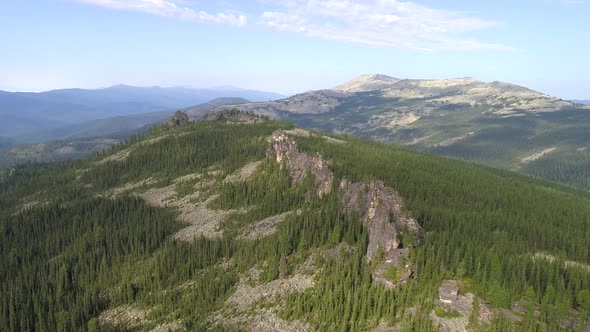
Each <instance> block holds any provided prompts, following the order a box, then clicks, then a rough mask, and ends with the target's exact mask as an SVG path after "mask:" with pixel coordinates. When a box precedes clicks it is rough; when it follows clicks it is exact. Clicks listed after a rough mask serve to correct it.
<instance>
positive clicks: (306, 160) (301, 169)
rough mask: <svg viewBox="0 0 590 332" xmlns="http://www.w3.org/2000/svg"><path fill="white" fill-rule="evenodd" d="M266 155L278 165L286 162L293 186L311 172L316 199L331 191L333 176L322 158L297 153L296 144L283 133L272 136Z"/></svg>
mask: <svg viewBox="0 0 590 332" xmlns="http://www.w3.org/2000/svg"><path fill="white" fill-rule="evenodd" d="M266 154H267V156H274V157H275V158H276V161H277V162H278V163H282V162H283V161H285V162H286V165H287V169H288V170H289V171H290V172H291V179H292V183H293V185H296V184H298V183H300V182H301V181H303V179H304V178H305V175H306V174H307V172H311V174H313V175H314V177H315V188H316V194H317V195H318V197H322V196H324V195H326V194H329V193H330V192H331V191H332V182H333V181H334V176H333V175H332V171H330V169H328V167H327V166H326V164H325V162H324V160H323V159H322V156H321V155H319V154H316V155H315V156H310V155H308V154H306V153H299V151H298V149H297V142H295V140H294V139H292V138H290V137H289V136H288V135H287V134H286V133H285V132H284V131H282V130H278V131H276V132H274V133H273V134H272V136H271V138H270V141H269V147H268V150H267V153H266Z"/></svg>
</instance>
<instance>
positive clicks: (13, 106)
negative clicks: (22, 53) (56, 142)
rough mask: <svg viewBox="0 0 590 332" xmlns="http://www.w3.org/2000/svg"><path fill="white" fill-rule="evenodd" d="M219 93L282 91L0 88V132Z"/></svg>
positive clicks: (252, 96)
mask: <svg viewBox="0 0 590 332" xmlns="http://www.w3.org/2000/svg"><path fill="white" fill-rule="evenodd" d="M220 97H239V98H246V99H248V100H251V101H258V102H260V101H267V100H274V99H280V98H284V97H285V96H283V95H281V94H278V93H273V92H264V91H256V90H246V89H239V88H231V87H225V88H223V89H191V88H184V87H171V88H163V87H133V86H127V85H117V86H112V87H108V88H104V89H94V90H85V89H61V90H52V91H46V92H39V93H33V92H6V91H0V133H2V134H3V135H6V136H10V137H15V138H17V139H18V136H21V135H26V136H29V137H30V136H33V135H31V133H32V132H35V131H38V130H47V129H51V128H59V127H63V126H67V125H72V124H78V123H82V122H86V121H91V120H97V119H106V118H110V117H115V116H129V115H136V114H145V113H150V112H159V111H167V110H176V109H179V108H184V107H188V106H192V105H196V104H201V103H205V102H208V101H210V100H212V99H216V98H220Z"/></svg>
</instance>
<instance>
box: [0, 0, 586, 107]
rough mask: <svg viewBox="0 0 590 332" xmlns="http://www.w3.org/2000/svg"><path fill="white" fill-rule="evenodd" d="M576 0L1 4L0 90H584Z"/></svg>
mask: <svg viewBox="0 0 590 332" xmlns="http://www.w3.org/2000/svg"><path fill="white" fill-rule="evenodd" d="M589 12H590V4H589V3H588V2H587V1H580V0H576V1H572V0H544V1H521V2H519V3H517V4H515V3H513V2H510V1H507V0H502V1H496V2H494V3H480V2H470V1H466V0H453V1H446V2H444V3H441V2H437V1H433V0H421V1H394V0H391V1H384V0H379V1H378V0H371V1H351V0H331V1H316V0H296V1H286V0H258V1H251V2H241V1H235V0H234V1H222V2H205V1H198V0H149V1H148V0H39V1H35V2H34V3H33V2H32V1H29V2H27V1H24V2H5V3H2V4H0V19H1V20H2V22H3V27H4V29H2V30H1V31H0V36H1V37H2V39H3V41H4V45H5V48H4V49H5V50H4V52H3V53H2V54H1V55H0V59H1V60H2V61H0V71H2V73H3V75H2V77H0V90H5V91H34V92H38V91H47V90H55V89H63V88H84V89H95V88H104V87H109V86H113V85H119V84H125V85H131V86H163V87H170V86H175V87H177V86H183V87H187V86H188V87H193V88H211V87H218V86H227V85H231V86H235V87H239V88H242V89H253V90H262V91H272V92H277V93H281V94H285V95H292V94H295V93H300V92H304V91H308V90H317V89H324V88H330V87H333V86H336V85H338V84H341V83H343V82H345V81H348V80H350V79H352V78H354V77H356V76H359V75H362V74H377V73H378V74H386V75H389V76H393V77H398V78H411V79H446V78H455V77H467V76H468V77H473V78H475V79H478V80H481V81H486V82H490V81H503V82H508V83H513V84H518V85H522V86H525V87H528V88H530V89H533V90H536V91H540V92H543V93H546V94H548V95H551V96H555V97H559V98H563V99H590V80H589V79H588V77H590V67H588V66H587V64H586V56H587V54H588V50H589V46H588V45H587V43H584V41H585V39H586V37H585V34H586V33H587V31H590V22H588V21H587V20H586V16H587V14H588V13H589Z"/></svg>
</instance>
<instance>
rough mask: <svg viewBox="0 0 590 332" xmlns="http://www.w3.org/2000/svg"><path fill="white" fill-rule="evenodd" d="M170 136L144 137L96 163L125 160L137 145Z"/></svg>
mask: <svg viewBox="0 0 590 332" xmlns="http://www.w3.org/2000/svg"><path fill="white" fill-rule="evenodd" d="M186 134H187V133H182V134H179V135H177V136H183V135H186ZM171 136H172V135H168V134H165V135H160V136H157V137H153V138H150V139H146V140H144V141H141V142H137V143H135V144H133V145H131V146H129V147H127V148H125V149H123V150H121V151H118V152H115V153H113V154H112V155H110V156H107V157H105V158H103V159H101V160H99V161H97V162H96V165H103V164H106V163H107V162H111V161H122V160H125V159H127V158H128V157H129V155H130V154H131V152H133V151H134V150H135V149H137V148H138V147H140V146H143V145H147V144H154V143H156V142H159V141H161V140H163V139H165V138H167V137H171Z"/></svg>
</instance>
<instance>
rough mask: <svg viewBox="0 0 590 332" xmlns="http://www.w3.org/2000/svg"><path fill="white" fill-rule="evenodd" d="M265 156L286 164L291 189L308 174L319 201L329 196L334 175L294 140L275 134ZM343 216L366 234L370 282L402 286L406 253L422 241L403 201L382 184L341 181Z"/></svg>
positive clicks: (407, 269)
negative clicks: (361, 226) (359, 224)
mask: <svg viewBox="0 0 590 332" xmlns="http://www.w3.org/2000/svg"><path fill="white" fill-rule="evenodd" d="M267 156H269V157H272V158H274V159H275V160H276V161H277V162H278V163H283V162H284V163H285V164H286V166H287V168H288V169H289V172H290V173H291V178H292V181H293V185H296V184H298V183H300V182H301V181H302V180H303V179H304V178H305V176H306V174H308V173H310V174H312V175H313V176H314V178H315V180H314V181H315V191H316V194H317V196H318V197H322V196H324V195H327V194H329V193H331V191H332V183H333V181H334V175H333V173H332V171H331V170H330V169H329V168H328V167H327V166H326V163H325V161H324V160H323V159H322V156H321V155H320V154H316V155H313V156H312V155H308V154H306V153H301V152H299V151H298V148H297V142H296V141H295V139H293V138H292V137H290V136H289V135H287V133H286V132H285V131H282V130H278V131H276V132H274V133H273V134H272V136H271V137H270V139H269V146H268V149H267ZM340 191H341V192H340V193H339V194H340V195H341V197H342V204H343V212H344V213H346V214H352V213H354V212H356V213H358V215H359V216H360V218H361V221H362V222H363V224H364V225H365V226H366V227H367V230H368V233H369V244H368V247H367V259H368V260H369V261H372V262H373V263H374V271H373V278H374V280H375V281H376V282H379V283H382V284H384V285H386V286H388V287H393V286H394V285H395V284H396V283H399V282H404V281H405V280H407V279H408V278H409V277H410V276H411V274H412V271H411V268H410V265H409V263H408V260H407V258H408V255H409V249H410V248H411V247H412V246H415V245H417V244H418V243H419V242H420V239H421V237H422V233H423V232H422V228H421V227H420V225H419V224H418V223H417V222H416V220H415V219H413V218H412V217H410V216H409V215H408V214H407V213H406V212H404V211H403V206H404V203H403V199H402V197H401V196H400V195H399V194H398V193H397V192H395V190H393V189H392V188H390V187H387V186H385V184H384V183H383V182H382V181H377V180H366V181H359V182H354V183H350V182H349V181H347V180H346V179H342V180H341V181H340Z"/></svg>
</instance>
